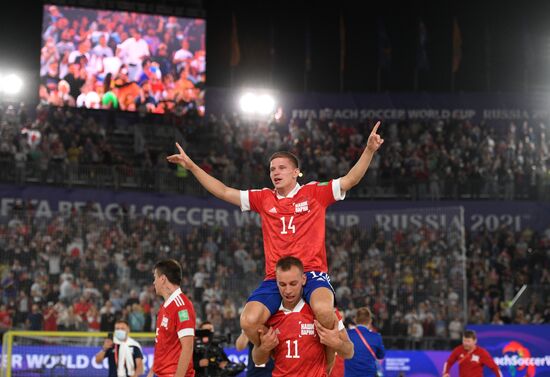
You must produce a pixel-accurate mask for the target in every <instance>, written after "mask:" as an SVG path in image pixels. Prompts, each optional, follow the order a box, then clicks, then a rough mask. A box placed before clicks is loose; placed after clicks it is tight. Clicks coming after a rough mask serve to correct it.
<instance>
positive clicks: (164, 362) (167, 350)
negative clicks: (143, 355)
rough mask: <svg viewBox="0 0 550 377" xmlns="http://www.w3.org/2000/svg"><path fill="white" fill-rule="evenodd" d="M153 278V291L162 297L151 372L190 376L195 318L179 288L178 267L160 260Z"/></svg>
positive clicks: (165, 376) (163, 375)
mask: <svg viewBox="0 0 550 377" xmlns="http://www.w3.org/2000/svg"><path fill="white" fill-rule="evenodd" d="M153 276H154V278H155V280H154V282H153V284H154V286H155V292H156V293H157V295H159V296H162V297H163V298H164V304H163V305H162V306H161V307H160V310H159V312H158V315H157V330H156V337H155V361H154V367H153V370H154V372H155V374H156V375H157V376H158V377H184V376H185V377H193V376H194V375H195V370H194V369H193V345H194V335H195V325H196V317H195V310H194V308H193V304H192V303H191V301H189V299H188V298H187V296H185V295H184V294H183V293H182V291H181V288H180V284H181V280H182V268H181V265H180V264H179V262H177V261H176V260H174V259H166V260H162V261H160V262H158V263H157V264H156V265H155V267H154V268H153ZM149 375H151V373H149Z"/></svg>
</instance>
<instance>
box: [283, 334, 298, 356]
mask: <svg viewBox="0 0 550 377" xmlns="http://www.w3.org/2000/svg"><path fill="white" fill-rule="evenodd" d="M292 343H294V355H292V354H291V347H290V339H289V340H287V341H286V345H287V352H286V358H287V359H299V358H300V355H299V354H298V340H294V341H293V342H292Z"/></svg>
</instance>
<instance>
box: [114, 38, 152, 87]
mask: <svg viewBox="0 0 550 377" xmlns="http://www.w3.org/2000/svg"><path fill="white" fill-rule="evenodd" d="M130 34H131V35H132V37H130V38H128V39H126V40H125V41H124V42H122V43H121V44H119V45H118V46H117V51H116V55H117V56H118V57H119V58H120V60H122V62H123V63H124V64H126V65H127V66H128V78H129V79H130V81H136V80H137V79H138V78H139V76H140V75H141V70H142V69H141V63H142V62H143V59H144V58H146V57H147V56H150V53H149V46H148V45H147V42H145V40H144V39H142V38H141V32H140V31H139V30H138V29H136V28H132V29H131V30H130Z"/></svg>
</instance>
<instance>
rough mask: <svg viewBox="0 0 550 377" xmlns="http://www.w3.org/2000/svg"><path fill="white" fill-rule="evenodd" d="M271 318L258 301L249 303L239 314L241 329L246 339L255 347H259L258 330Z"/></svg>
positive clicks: (267, 310)
mask: <svg viewBox="0 0 550 377" xmlns="http://www.w3.org/2000/svg"><path fill="white" fill-rule="evenodd" d="M269 317H271V313H270V312H269V309H268V308H266V306H265V305H264V304H262V303H261V302H259V301H249V302H247V303H246V305H245V306H244V309H243V312H242V313H241V328H242V329H243V331H244V332H245V334H246V336H247V337H248V339H249V340H250V341H251V342H252V343H253V344H254V345H256V346H259V345H260V335H259V334H258V330H259V329H260V328H265V323H266V322H267V320H268V319H269Z"/></svg>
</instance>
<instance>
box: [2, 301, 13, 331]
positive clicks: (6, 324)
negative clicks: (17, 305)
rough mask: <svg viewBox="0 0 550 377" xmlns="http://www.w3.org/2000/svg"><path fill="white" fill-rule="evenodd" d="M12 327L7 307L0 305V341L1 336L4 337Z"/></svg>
mask: <svg viewBox="0 0 550 377" xmlns="http://www.w3.org/2000/svg"><path fill="white" fill-rule="evenodd" d="M12 325H13V321H12V317H11V313H10V312H9V310H8V307H7V305H6V304H2V305H0V339H2V335H4V333H5V332H6V331H8V330H9V329H11V327H12Z"/></svg>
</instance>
